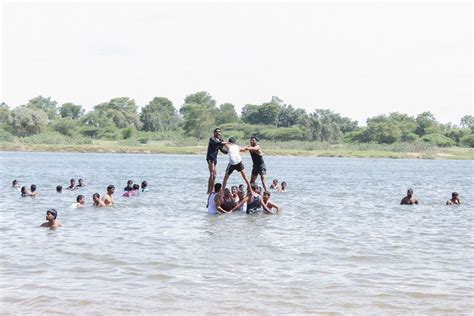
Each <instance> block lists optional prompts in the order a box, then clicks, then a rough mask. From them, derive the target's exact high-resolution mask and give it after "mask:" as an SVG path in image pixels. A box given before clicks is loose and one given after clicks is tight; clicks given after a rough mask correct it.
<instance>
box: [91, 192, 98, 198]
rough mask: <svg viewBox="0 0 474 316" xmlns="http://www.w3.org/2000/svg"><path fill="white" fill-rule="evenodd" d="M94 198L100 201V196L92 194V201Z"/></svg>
mask: <svg viewBox="0 0 474 316" xmlns="http://www.w3.org/2000/svg"><path fill="white" fill-rule="evenodd" d="M94 198H98V199H100V194H99V193H94V194H92V199H94Z"/></svg>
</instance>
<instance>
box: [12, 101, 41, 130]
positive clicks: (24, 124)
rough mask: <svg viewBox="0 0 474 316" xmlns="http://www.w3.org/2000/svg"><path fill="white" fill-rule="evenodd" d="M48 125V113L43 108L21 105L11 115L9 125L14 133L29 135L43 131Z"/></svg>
mask: <svg viewBox="0 0 474 316" xmlns="http://www.w3.org/2000/svg"><path fill="white" fill-rule="evenodd" d="M47 125H48V115H46V113H45V112H44V111H43V110H40V109H36V108H27V107H25V106H20V107H17V108H15V109H13V111H11V115H10V117H9V121H8V126H9V129H10V131H11V133H12V134H13V135H16V136H29V135H34V134H39V133H41V132H42V131H43V130H44V129H45V128H46V126H47Z"/></svg>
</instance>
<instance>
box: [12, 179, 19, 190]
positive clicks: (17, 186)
mask: <svg viewBox="0 0 474 316" xmlns="http://www.w3.org/2000/svg"><path fill="white" fill-rule="evenodd" d="M12 188H14V189H17V190H20V183H19V182H18V180H16V179H15V180H13V181H12Z"/></svg>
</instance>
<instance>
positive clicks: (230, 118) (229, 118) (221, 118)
mask: <svg viewBox="0 0 474 316" xmlns="http://www.w3.org/2000/svg"><path fill="white" fill-rule="evenodd" d="M238 121H239V117H238V116H237V112H236V111H235V106H234V105H233V104H232V103H224V104H221V105H220V106H219V109H217V111H216V125H218V126H220V125H222V124H225V123H235V122H238Z"/></svg>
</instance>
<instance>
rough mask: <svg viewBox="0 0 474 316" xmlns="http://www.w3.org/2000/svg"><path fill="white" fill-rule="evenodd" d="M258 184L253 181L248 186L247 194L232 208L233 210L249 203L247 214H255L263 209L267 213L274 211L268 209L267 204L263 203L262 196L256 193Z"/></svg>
mask: <svg viewBox="0 0 474 316" xmlns="http://www.w3.org/2000/svg"><path fill="white" fill-rule="evenodd" d="M256 190H257V185H256V184H255V183H252V184H251V185H249V187H248V192H247V195H246V196H245V197H244V198H243V199H242V200H241V201H240V202H239V204H237V205H236V206H234V208H233V209H232V212H233V211H235V210H238V209H240V208H241V207H242V206H243V205H244V204H245V203H247V210H246V213H247V214H254V213H258V212H260V211H261V210H262V209H263V211H264V212H266V213H272V211H271V210H270V209H268V207H267V205H265V204H264V203H263V200H262V196H261V195H259V194H257V193H256Z"/></svg>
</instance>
